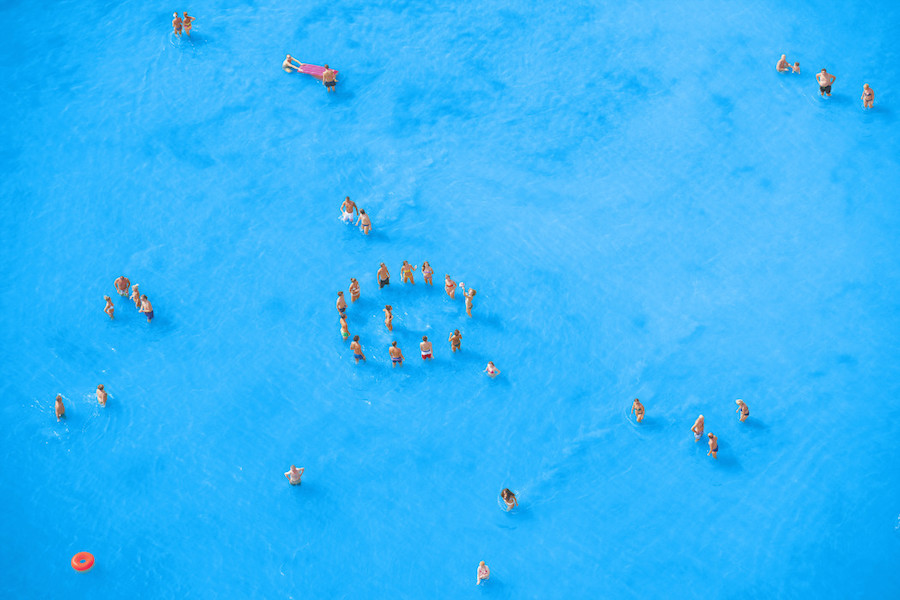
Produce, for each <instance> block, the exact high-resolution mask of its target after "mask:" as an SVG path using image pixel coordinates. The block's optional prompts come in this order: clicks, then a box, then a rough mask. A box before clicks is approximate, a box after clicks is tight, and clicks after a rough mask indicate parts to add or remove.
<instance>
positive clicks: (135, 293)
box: [131, 284, 141, 310]
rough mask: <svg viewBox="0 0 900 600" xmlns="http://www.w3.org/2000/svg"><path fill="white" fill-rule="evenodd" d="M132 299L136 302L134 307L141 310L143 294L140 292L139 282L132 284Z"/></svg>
mask: <svg viewBox="0 0 900 600" xmlns="http://www.w3.org/2000/svg"><path fill="white" fill-rule="evenodd" d="M131 301H132V302H134V307H135V308H137V309H138V310H140V308H141V294H140V292H138V284H134V285H133V286H131Z"/></svg>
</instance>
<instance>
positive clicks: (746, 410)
mask: <svg viewBox="0 0 900 600" xmlns="http://www.w3.org/2000/svg"><path fill="white" fill-rule="evenodd" d="M734 403H735V404H737V405H738V407H737V410H736V411H735V412H739V413H741V423H743V422H744V421H746V420H747V417H749V416H750V407H749V406H747V404H746V403H745V402H744V401H743V400H741V399H737V400H735V401H734Z"/></svg>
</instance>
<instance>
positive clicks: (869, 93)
mask: <svg viewBox="0 0 900 600" xmlns="http://www.w3.org/2000/svg"><path fill="white" fill-rule="evenodd" d="M861 99H862V101H863V108H872V107H873V106H875V90H873V89H872V88H870V87H869V84H868V83H864V84H863V93H862V96H861Z"/></svg>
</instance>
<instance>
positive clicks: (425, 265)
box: [422, 260, 434, 285]
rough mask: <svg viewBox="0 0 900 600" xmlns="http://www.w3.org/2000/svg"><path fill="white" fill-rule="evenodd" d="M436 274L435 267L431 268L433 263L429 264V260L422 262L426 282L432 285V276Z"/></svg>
mask: <svg viewBox="0 0 900 600" xmlns="http://www.w3.org/2000/svg"><path fill="white" fill-rule="evenodd" d="M432 275H434V269H432V268H431V265H429V264H428V261H427V260H426V261H425V262H423V263H422V277H424V278H425V283H427V284H428V285H432V283H431V276H432Z"/></svg>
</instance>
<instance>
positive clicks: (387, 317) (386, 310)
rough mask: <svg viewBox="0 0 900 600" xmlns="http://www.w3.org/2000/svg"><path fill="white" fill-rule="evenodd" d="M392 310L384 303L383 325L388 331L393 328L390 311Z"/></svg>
mask: <svg viewBox="0 0 900 600" xmlns="http://www.w3.org/2000/svg"><path fill="white" fill-rule="evenodd" d="M392 310H394V308H393V307H392V306H391V305H390V304H385V305H384V326H385V327H387V330H388V331H393V330H394V325H393V321H394V315H393V314H392V313H391V311H392Z"/></svg>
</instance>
